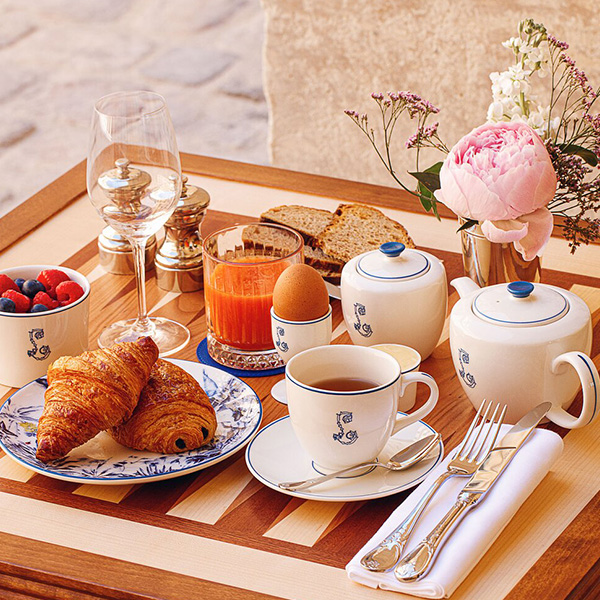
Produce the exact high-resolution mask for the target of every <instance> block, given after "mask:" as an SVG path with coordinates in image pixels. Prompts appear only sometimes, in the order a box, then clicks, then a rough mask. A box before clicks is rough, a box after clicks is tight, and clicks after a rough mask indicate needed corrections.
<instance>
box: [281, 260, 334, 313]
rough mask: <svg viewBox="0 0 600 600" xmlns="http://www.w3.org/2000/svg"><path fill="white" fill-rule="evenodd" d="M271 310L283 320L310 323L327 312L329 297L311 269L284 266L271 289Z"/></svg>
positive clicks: (318, 276)
mask: <svg viewBox="0 0 600 600" xmlns="http://www.w3.org/2000/svg"><path fill="white" fill-rule="evenodd" d="M273 310H274V311H275V314H276V315H277V316H278V317H279V318H281V319H285V320H286V321H312V320H313V319H318V318H319V317H322V316H324V315H325V314H326V313H327V311H328V310H329V295H328V294H327V288H326V287H325V282H324V281H323V278H322V277H321V276H320V275H319V273H317V271H315V269H313V268H312V267H310V266H308V265H304V264H297V265H292V266H291V267H288V268H287V269H286V270H285V271H284V272H283V273H282V274H281V275H280V276H279V279H278V280H277V283H276V284H275V288H274V289H273Z"/></svg>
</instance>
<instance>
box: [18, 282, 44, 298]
mask: <svg viewBox="0 0 600 600" xmlns="http://www.w3.org/2000/svg"><path fill="white" fill-rule="evenodd" d="M21 291H22V292H23V293H24V294H25V295H26V296H29V297H30V298H33V297H34V296H35V295H36V294H37V293H38V292H45V291H46V288H45V287H44V284H43V283H40V282H39V281H38V280H37V279H28V280H27V281H26V282H25V283H24V284H23V287H22V288H21Z"/></svg>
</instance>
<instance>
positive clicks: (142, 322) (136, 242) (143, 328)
mask: <svg viewBox="0 0 600 600" xmlns="http://www.w3.org/2000/svg"><path fill="white" fill-rule="evenodd" d="M147 240H148V238H144V239H142V240H140V239H131V240H129V242H130V243H131V247H132V249H133V259H134V267H135V280H136V285H137V297H138V316H137V320H136V322H135V325H134V326H133V329H134V330H135V331H137V332H138V333H144V334H147V335H151V334H152V329H153V328H152V322H151V321H150V319H149V318H148V310H147V308H146V241H147Z"/></svg>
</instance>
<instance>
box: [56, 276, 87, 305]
mask: <svg viewBox="0 0 600 600" xmlns="http://www.w3.org/2000/svg"><path fill="white" fill-rule="evenodd" d="M81 296H83V288H82V287H81V286H80V285H79V284H78V283H77V282H76V281H63V282H62V283H59V284H58V285H57V286H56V299H57V300H58V301H59V302H60V305H61V306H67V305H68V304H71V303H73V302H75V300H78V299H79V298H81Z"/></svg>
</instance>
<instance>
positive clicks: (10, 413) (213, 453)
mask: <svg viewBox="0 0 600 600" xmlns="http://www.w3.org/2000/svg"><path fill="white" fill-rule="evenodd" d="M167 360H169V359H167ZM170 362H172V363H174V364H176V365H177V366H179V367H181V368H182V369H184V370H185V371H187V372H188V373H189V374H190V375H191V376H192V377H194V379H196V381H197V382H198V383H199V384H200V385H201V386H202V388H203V389H204V391H205V392H206V393H207V395H208V397H209V398H210V401H211V403H212V405H213V407H214V409H215V412H216V414H217V423H218V424H217V431H216V433H215V437H214V439H213V441H212V442H211V443H210V444H207V445H206V446H202V448H198V449H197V450H189V451H187V452H181V453H180V454H156V453H154V452H141V451H138V450H132V449H131V448H126V447H125V446H122V445H121V444H119V443H118V442H115V441H114V440H113V439H112V438H111V437H110V436H109V435H108V434H107V433H105V432H101V433H99V434H98V435H97V436H96V437H95V438H94V439H92V440H90V441H89V442H86V443H85V444H83V445H82V446H79V447H78V448H75V449H74V450H72V451H71V452H70V453H69V454H68V455H67V456H66V457H65V458H61V459H58V460H55V461H52V462H50V463H48V464H45V463H43V462H41V461H39V460H38V459H37V458H36V457H35V452H36V448H37V440H36V431H37V423H38V419H39V418H40V416H41V414H42V409H43V407H44V392H45V391H46V387H47V385H48V384H47V382H46V378H45V377H44V378H41V379H37V380H36V381H32V382H31V383H28V384H27V385H26V386H24V387H22V388H21V389H20V390H18V391H16V392H15V393H14V394H13V395H12V396H11V397H10V398H9V399H8V400H7V401H6V402H5V403H4V404H3V405H2V407H0V447H1V448H2V450H4V452H6V453H7V454H8V455H9V456H10V457H11V458H13V459H14V460H16V461H17V462H18V463H19V464H21V465H23V466H24V467H26V468H28V469H31V470H32V471H35V472H36V473H41V474H42V475H47V476H48V477H53V478H55V479H62V480H64V481H71V482H74V483H93V484H102V485H118V484H123V483H149V482H151V481H160V480H162V479H170V478H171V477H179V476H180V475H188V474H189V473H193V472H194V471H199V470H200V469H205V468H206V467H209V466H211V465H214V464H215V463H218V462H220V461H222V460H224V459H225V458H227V457H228V456H230V455H231V454H233V453H234V452H236V451H237V450H239V449H240V448H243V447H244V446H245V445H246V444H247V443H248V442H249V441H250V440H251V439H252V437H253V436H254V435H255V433H256V432H257V431H258V427H259V426H260V422H261V419H262V405H261V403H260V400H259V398H258V396H257V395H256V394H255V393H254V390H252V388H251V387H250V386H249V385H248V384H246V383H244V382H243V381H242V380H241V379H238V378H237V377H234V376H233V375H229V373H225V372H224V371H221V370H220V369H216V368H215V367H209V366H207V365H202V364H199V363H195V362H191V361H187V360H174V359H173V360H170Z"/></svg>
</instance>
